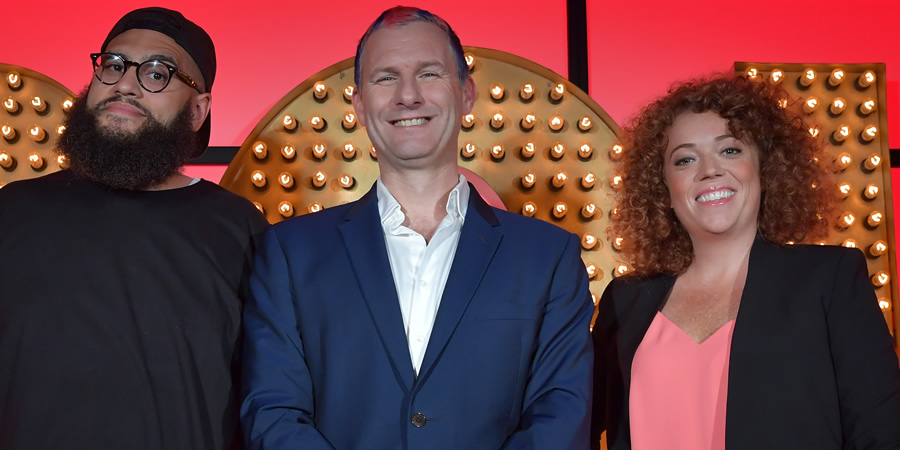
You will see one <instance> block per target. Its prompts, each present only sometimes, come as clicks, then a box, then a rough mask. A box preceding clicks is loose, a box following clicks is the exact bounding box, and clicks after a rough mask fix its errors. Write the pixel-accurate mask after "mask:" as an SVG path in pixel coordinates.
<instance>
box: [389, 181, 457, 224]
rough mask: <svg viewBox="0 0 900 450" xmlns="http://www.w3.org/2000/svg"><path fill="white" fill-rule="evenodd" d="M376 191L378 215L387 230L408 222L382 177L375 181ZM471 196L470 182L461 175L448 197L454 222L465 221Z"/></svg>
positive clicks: (448, 207)
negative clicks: (405, 221)
mask: <svg viewBox="0 0 900 450" xmlns="http://www.w3.org/2000/svg"><path fill="white" fill-rule="evenodd" d="M375 191H376V193H377V194H378V215H379V216H381V225H382V226H383V227H384V228H385V229H387V230H389V229H391V228H394V227H397V226H399V225H401V224H402V223H403V221H404V220H406V214H403V210H402V209H401V207H400V202H398V201H397V199H396V198H394V196H393V195H391V192H390V191H389V190H388V188H387V186H385V185H384V183H383V182H382V181H381V177H380V176H379V177H378V179H377V180H376V181H375ZM469 195H471V189H469V182H468V181H467V180H466V177H465V175H463V174H459V183H457V184H456V186H455V187H454V188H453V190H451V191H450V195H449V196H447V215H448V216H450V217H452V218H453V219H454V220H464V219H465V218H466V211H468V209H469Z"/></svg>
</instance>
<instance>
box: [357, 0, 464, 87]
mask: <svg viewBox="0 0 900 450" xmlns="http://www.w3.org/2000/svg"><path fill="white" fill-rule="evenodd" d="M415 22H427V23H432V24H434V25H437V26H438V28H440V29H441V30H443V31H444V34H446V35H447V41H448V43H449V44H450V51H451V52H453V56H454V58H455V59H456V72H457V75H458V76H459V83H460V84H464V83H465V82H466V80H467V79H468V78H469V66H468V64H466V57H465V55H464V52H463V48H462V44H461V43H460V42H459V36H457V35H456V32H454V31H453V28H451V27H450V24H449V23H447V21H446V20H444V19H441V18H440V17H438V16H436V15H435V14H432V13H430V12H428V11H426V10H424V9H419V8H413V7H410V6H395V7H393V8H391V9H388V10H385V11H384V12H383V13H381V15H380V16H378V18H377V19H375V21H374V22H372V25H369V28H368V29H367V30H366V33H365V34H363V36H362V38H361V39H360V40H359V44H358V45H357V46H356V58H355V60H354V61H353V67H354V69H355V70H354V74H353V81H354V82H355V83H356V88H357V89H359V88H360V87H361V86H360V83H359V78H360V74H361V69H362V59H363V53H364V52H365V51H366V43H367V42H368V41H369V37H370V36H372V33H374V32H376V31H378V30H379V29H381V28H383V27H388V28H395V27H400V26H403V25H407V24H410V23H415Z"/></svg>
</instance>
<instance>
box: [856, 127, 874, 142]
mask: <svg viewBox="0 0 900 450" xmlns="http://www.w3.org/2000/svg"><path fill="white" fill-rule="evenodd" d="M875 136H878V127H876V126H875V125H869V126H867V127H866V128H865V129H863V130H862V133H860V137H861V138H862V140H863V141H865V142H872V141H873V140H874V139H875Z"/></svg>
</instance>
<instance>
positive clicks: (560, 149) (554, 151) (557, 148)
mask: <svg viewBox="0 0 900 450" xmlns="http://www.w3.org/2000/svg"><path fill="white" fill-rule="evenodd" d="M565 154H566V146H565V145H562V144H561V143H559V142H557V143H556V144H554V145H553V147H550V157H551V158H553V159H561V158H562V157H563V155H565Z"/></svg>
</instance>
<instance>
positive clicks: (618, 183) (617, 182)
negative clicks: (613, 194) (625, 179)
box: [609, 175, 622, 189]
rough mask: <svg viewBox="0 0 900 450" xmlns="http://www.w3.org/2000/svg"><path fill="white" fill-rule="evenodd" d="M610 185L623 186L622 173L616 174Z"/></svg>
mask: <svg viewBox="0 0 900 450" xmlns="http://www.w3.org/2000/svg"><path fill="white" fill-rule="evenodd" d="M609 186H610V187H611V188H613V189H619V188H620V187H622V175H615V176H613V177H612V178H611V179H610V180H609Z"/></svg>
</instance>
